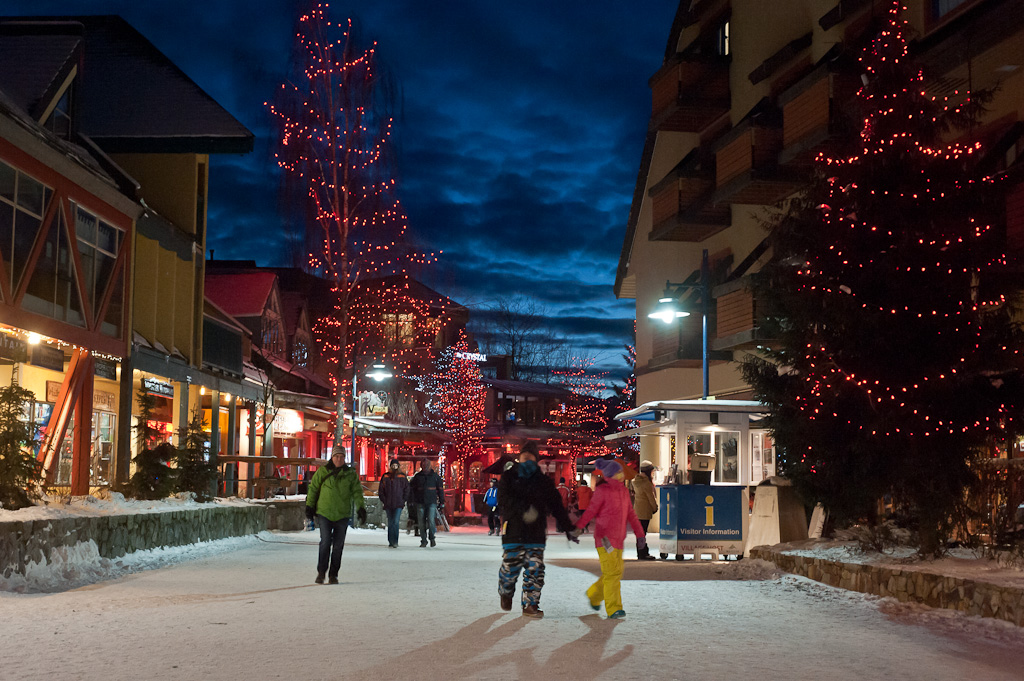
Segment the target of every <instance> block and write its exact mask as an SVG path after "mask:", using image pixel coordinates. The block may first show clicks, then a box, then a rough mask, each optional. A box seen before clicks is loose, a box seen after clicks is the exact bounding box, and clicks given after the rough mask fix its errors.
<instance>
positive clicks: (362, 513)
mask: <svg viewBox="0 0 1024 681" xmlns="http://www.w3.org/2000/svg"><path fill="white" fill-rule="evenodd" d="M356 517H357V518H359V524H360V525H365V524H366V508H365V507H363V506H360V507H359V508H357V509H356Z"/></svg>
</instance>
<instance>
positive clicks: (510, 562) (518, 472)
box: [498, 442, 579, 619]
mask: <svg viewBox="0 0 1024 681" xmlns="http://www.w3.org/2000/svg"><path fill="white" fill-rule="evenodd" d="M537 454H538V451H537V445H536V443H534V442H527V443H525V444H524V445H523V446H522V447H520V448H519V462H518V463H517V464H515V465H513V466H512V467H510V468H508V469H507V470H506V471H505V472H504V473H502V474H501V479H500V480H499V481H498V512H499V514H500V515H501V518H502V520H503V521H504V522H503V523H502V526H501V548H502V551H503V554H502V560H501V568H500V569H499V570H498V596H499V599H500V605H501V609H502V610H506V611H508V610H511V609H512V598H513V596H514V595H515V591H516V581H517V580H518V579H519V573H520V572H522V573H523V596H522V605H523V616H524V617H533V618H535V619H540V618H541V617H544V611H543V610H541V609H540V590H541V588H542V587H543V586H544V546H545V545H546V543H547V533H548V516H554V517H555V523H556V527H557V528H558V531H559V532H565V533H566V536H568V537H569V538H570V539H572V540H573V541H579V540H578V539H576V538H575V537H572V536H571V535H570V534H569V530H570V529H571V528H572V521H571V520H570V519H569V514H568V512H566V510H565V506H563V505H562V497H561V495H559V494H558V490H557V489H555V483H554V482H553V481H552V480H551V478H549V477H548V476H546V475H544V473H543V472H541V470H540V466H538V465H537Z"/></svg>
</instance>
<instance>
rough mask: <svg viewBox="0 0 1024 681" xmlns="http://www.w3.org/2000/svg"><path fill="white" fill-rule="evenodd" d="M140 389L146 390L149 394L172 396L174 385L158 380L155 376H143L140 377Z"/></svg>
mask: <svg viewBox="0 0 1024 681" xmlns="http://www.w3.org/2000/svg"><path fill="white" fill-rule="evenodd" d="M142 389H143V390H145V391H146V392H148V393H149V394H150V395H160V396H161V397H171V398H173V397H174V386H173V385H171V384H170V383H164V382H163V381H158V380H156V379H155V378H144V379H142Z"/></svg>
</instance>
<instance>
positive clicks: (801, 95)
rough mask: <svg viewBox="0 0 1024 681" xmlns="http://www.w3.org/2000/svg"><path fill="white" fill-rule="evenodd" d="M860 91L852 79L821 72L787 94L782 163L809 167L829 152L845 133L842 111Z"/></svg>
mask: <svg viewBox="0 0 1024 681" xmlns="http://www.w3.org/2000/svg"><path fill="white" fill-rule="evenodd" d="M856 91H857V87H856V86H855V84H854V83H853V82H852V80H851V79H850V77H849V76H841V75H840V74H836V73H830V72H828V71H824V70H821V69H819V70H816V71H815V72H814V73H812V74H810V75H809V76H807V77H806V78H804V79H803V80H802V81H800V82H799V83H797V84H796V85H794V86H793V87H792V88H790V90H789V91H787V92H786V93H783V95H781V96H780V97H779V101H780V103H781V104H782V149H781V151H780V152H779V157H778V160H779V164H780V165H783V166H790V167H792V166H799V165H806V164H809V163H810V162H811V161H812V160H813V159H814V157H815V156H816V155H817V154H818V153H820V152H822V151H827V150H828V149H829V148H830V146H831V143H832V142H833V141H834V140H835V139H836V137H837V136H838V135H839V133H840V131H841V127H842V119H841V117H840V116H839V115H838V112H839V111H840V110H841V107H842V106H843V104H844V103H845V102H847V101H848V100H849V99H850V98H852V97H853V96H854V95H855V93H856Z"/></svg>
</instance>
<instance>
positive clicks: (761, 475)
mask: <svg viewBox="0 0 1024 681" xmlns="http://www.w3.org/2000/svg"><path fill="white" fill-rule="evenodd" d="M764 412H765V407H764V405H762V404H761V403H759V402H751V401H745V400H715V399H710V400H660V401H657V402H649V403H647V404H644V405H642V406H640V407H637V408H636V409H632V410H630V411H628V412H624V413H622V414H619V415H618V416H616V417H615V418H616V419H617V420H629V421H636V422H639V423H640V424H642V425H639V426H638V427H636V428H632V429H630V430H626V431H620V432H619V433H615V434H614V435H609V436H606V439H613V438H614V439H617V438H621V437H629V436H635V437H638V438H639V440H640V459H641V460H647V461H652V462H653V463H654V464H655V465H656V466H658V467H659V469H660V470H659V472H658V474H656V478H655V482H659V483H661V484H659V485H658V490H659V492H658V494H659V506H660V508H659V511H658V514H657V524H658V530H659V538H660V542H659V543H660V553H661V555H662V557H667V556H668V555H675V557H676V559H677V560H683V559H686V558H697V559H701V558H708V557H711V558H719V557H723V556H741V555H743V551H744V542H745V540H746V539H747V536H748V528H749V523H750V506H749V501H750V490H751V488H752V487H754V486H755V485H757V484H758V483H759V482H761V481H762V480H764V479H765V478H767V477H769V476H772V475H774V474H775V460H774V451H773V449H774V448H773V446H772V444H773V443H772V441H771V438H770V436H769V434H768V433H767V432H766V431H765V430H764V428H762V427H761V425H760V423H761V419H762V418H763V414H764Z"/></svg>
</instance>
